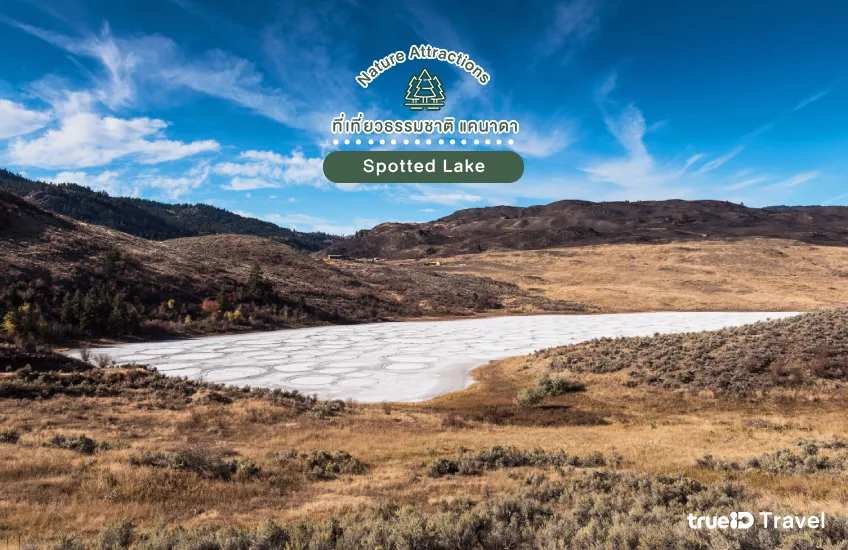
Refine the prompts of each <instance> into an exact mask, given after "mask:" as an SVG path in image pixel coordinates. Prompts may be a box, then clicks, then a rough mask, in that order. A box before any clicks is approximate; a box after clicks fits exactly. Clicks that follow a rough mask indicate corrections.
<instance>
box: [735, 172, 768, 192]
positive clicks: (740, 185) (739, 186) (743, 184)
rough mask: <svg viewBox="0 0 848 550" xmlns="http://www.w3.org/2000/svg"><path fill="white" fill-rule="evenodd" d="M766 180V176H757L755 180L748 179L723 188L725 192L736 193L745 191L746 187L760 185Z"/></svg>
mask: <svg viewBox="0 0 848 550" xmlns="http://www.w3.org/2000/svg"><path fill="white" fill-rule="evenodd" d="M767 179H768V177H766V176H758V177H755V178H748V179H746V180H742V181H740V182H738V183H734V184H733V185H728V186H727V187H725V190H727V191H738V190H740V189H745V188H746V187H750V186H752V185H756V184H758V183H762V182H764V181H765V180H767Z"/></svg>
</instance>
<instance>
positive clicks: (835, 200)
mask: <svg viewBox="0 0 848 550" xmlns="http://www.w3.org/2000/svg"><path fill="white" fill-rule="evenodd" d="M846 198H848V194H844V195H837V196H836V197H833V198H830V199H827V200H826V201H824V202H823V203H822V205H825V206H827V205H830V204H833V203H835V202H837V201H841V200H842V199H846Z"/></svg>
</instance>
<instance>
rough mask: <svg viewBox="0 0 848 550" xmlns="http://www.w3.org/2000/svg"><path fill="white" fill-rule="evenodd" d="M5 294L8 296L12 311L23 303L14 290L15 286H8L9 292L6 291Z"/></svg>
mask: <svg viewBox="0 0 848 550" xmlns="http://www.w3.org/2000/svg"><path fill="white" fill-rule="evenodd" d="M6 294H8V296H9V303H10V304H11V305H12V308H13V309H14V308H17V307H19V306H21V305H23V303H24V301H23V300H22V299H21V296H20V295H19V294H18V289H17V288H15V285H9V290H7V291H6Z"/></svg>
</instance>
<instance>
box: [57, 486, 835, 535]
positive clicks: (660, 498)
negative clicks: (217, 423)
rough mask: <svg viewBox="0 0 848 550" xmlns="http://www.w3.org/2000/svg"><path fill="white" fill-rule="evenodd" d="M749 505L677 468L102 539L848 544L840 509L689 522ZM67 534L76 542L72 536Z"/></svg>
mask: <svg viewBox="0 0 848 550" xmlns="http://www.w3.org/2000/svg"><path fill="white" fill-rule="evenodd" d="M754 506H756V504H755V503H754V501H753V496H752V495H751V494H749V493H748V491H746V490H744V489H743V488H742V487H740V486H738V485H735V484H732V483H728V482H720V483H716V484H713V485H705V484H702V483H699V482H697V481H695V480H692V479H690V478H687V477H684V476H654V475H647V474H638V473H628V472H610V471H603V470H602V471H595V472H590V473H578V474H576V475H574V476H573V477H570V478H565V479H563V480H561V481H549V480H547V479H545V478H544V476H538V475H536V476H529V477H527V478H525V479H524V480H521V481H520V482H519V483H518V484H517V486H515V487H514V488H512V489H508V490H505V491H501V492H498V493H489V494H487V495H486V496H483V497H481V498H480V499H479V500H476V501H474V500H469V499H467V498H458V499H456V500H454V501H452V502H450V503H448V502H447V501H442V503H441V504H440V505H438V506H437V507H436V508H435V509H433V510H429V511H425V510H422V509H419V508H415V507H412V506H398V505H395V504H392V503H382V504H380V505H377V506H374V507H372V508H369V509H366V510H364V511H362V512H358V513H354V514H350V515H347V516H344V517H341V518H335V517H334V518H331V519H328V520H324V521H303V522H299V523H293V524H290V525H282V524H279V523H276V522H272V521H266V522H265V523H263V524H262V525H261V526H259V527H257V528H253V529H238V528H233V527H220V528H217V529H216V528H208V527H207V528H200V529H197V530H187V529H183V528H176V529H168V528H167V527H166V526H164V525H162V526H160V527H158V528H156V529H153V530H151V531H144V532H141V531H138V530H135V529H133V527H132V525H131V524H127V523H119V524H117V525H111V526H108V527H107V528H105V529H104V530H103V532H102V533H101V535H100V539H99V541H100V542H101V547H102V548H109V549H110V550H111V549H115V548H121V549H129V548H131V549H138V550H189V549H198V548H203V549H204V550H225V549H226V550H254V549H257V550H258V549H262V550H294V549H299V550H360V549H361V550H364V549H368V550H372V549H376V548H382V549H384V550H405V549H415V550H481V549H502V548H509V549H517V550H530V549H534V550H535V549H539V550H561V549H565V548H574V549H586V550H589V549H591V550H607V549H609V550H613V549H615V550H618V549H623V548H628V549H643V548H644V549H648V548H650V549H652V550H680V549H682V550H702V549H706V548H744V549H746V550H773V549H787V550H788V549H792V550H806V549H810V550H812V549H819V548H821V549H827V550H837V549H843V550H844V549H845V548H848V542H847V541H848V521H846V518H844V517H841V516H829V517H828V521H827V523H826V526H825V527H824V528H823V529H819V530H807V531H803V532H797V531H783V530H777V529H772V530H765V529H763V528H762V527H761V526H760V524H759V523H758V524H756V525H755V526H754V527H752V528H751V529H749V530H735V531H734V530H720V529H716V530H698V531H696V530H692V529H690V528H689V527H688V525H687V523H686V517H687V514H689V513H696V514H698V515H707V514H709V515H718V514H729V512H730V511H733V510H745V509H754V508H753V507H754ZM64 540H65V541H69V542H71V543H72V544H78V545H80V546H77V547H81V545H82V540H81V539H74V538H73V537H72V536H67V537H65V538H64ZM104 542H106V543H108V545H104ZM65 547H67V548H71V547H72V546H65Z"/></svg>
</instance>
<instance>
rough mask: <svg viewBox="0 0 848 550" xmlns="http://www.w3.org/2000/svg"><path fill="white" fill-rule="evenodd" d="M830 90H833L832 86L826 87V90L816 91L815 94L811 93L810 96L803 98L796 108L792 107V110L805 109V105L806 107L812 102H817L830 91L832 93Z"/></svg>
mask: <svg viewBox="0 0 848 550" xmlns="http://www.w3.org/2000/svg"><path fill="white" fill-rule="evenodd" d="M830 90H831V88H828V89H826V90H822V91H820V92H818V93H815V94H813V95H811V96H810V97H807V98H804V99H803V100H801V101H800V102H799V103H798V105H796V106H795V108H794V109H792V110H793V111H798V110H800V109H803V108H804V107H806V106H807V105H809V104H810V103H815V102H816V101H818V100H820V99H821V98H823V97H824V96H826V95H827V94H829V93H830Z"/></svg>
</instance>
